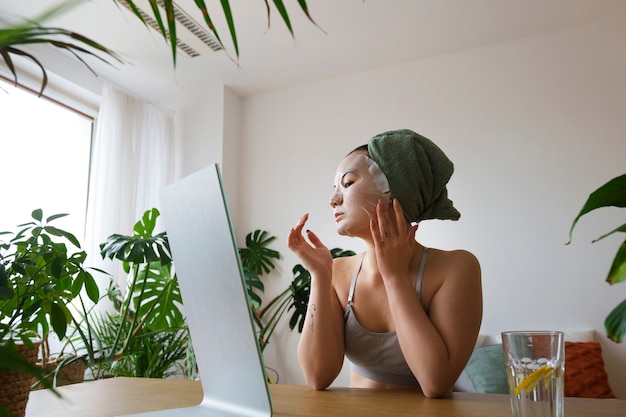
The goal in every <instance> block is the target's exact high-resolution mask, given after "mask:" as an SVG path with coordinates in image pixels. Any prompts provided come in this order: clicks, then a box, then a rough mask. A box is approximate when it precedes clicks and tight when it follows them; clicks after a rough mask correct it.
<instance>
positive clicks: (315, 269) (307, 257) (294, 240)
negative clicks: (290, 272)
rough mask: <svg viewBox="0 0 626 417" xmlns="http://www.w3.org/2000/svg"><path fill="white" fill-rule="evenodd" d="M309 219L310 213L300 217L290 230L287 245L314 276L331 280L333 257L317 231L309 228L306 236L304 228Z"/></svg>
mask: <svg viewBox="0 0 626 417" xmlns="http://www.w3.org/2000/svg"><path fill="white" fill-rule="evenodd" d="M308 219H309V214H308V213H307V214H305V215H304V216H302V217H300V219H299V220H298V223H296V225H295V227H294V228H293V229H291V231H290V232H289V237H288V238H287V247H288V248H289V249H291V251H292V252H293V253H295V254H296V255H297V256H298V258H300V261H302V263H303V265H304V267H305V268H306V269H308V270H309V272H310V273H311V276H312V277H328V279H329V280H330V278H331V276H332V268H333V257H332V255H331V254H330V251H329V250H328V248H327V247H326V246H324V244H323V243H322V241H321V240H320V239H319V238H318V237H317V235H316V234H315V233H313V232H311V231H310V230H308V229H307V230H306V231H305V232H304V233H305V234H306V238H305V237H304V235H303V233H302V229H303V228H304V225H305V224H306V221H307V220H308ZM307 238H308V241H307ZM309 242H310V243H309Z"/></svg>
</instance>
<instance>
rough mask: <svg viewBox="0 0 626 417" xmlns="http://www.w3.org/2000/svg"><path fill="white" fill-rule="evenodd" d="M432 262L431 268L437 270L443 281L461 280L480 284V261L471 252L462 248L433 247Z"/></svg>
mask: <svg viewBox="0 0 626 417" xmlns="http://www.w3.org/2000/svg"><path fill="white" fill-rule="evenodd" d="M432 262H433V267H434V268H433V269H435V270H437V272H438V273H439V275H440V276H441V277H442V278H444V280H443V281H445V282H454V281H458V280H462V281H465V282H466V283H470V282H474V283H476V284H479V285H480V280H481V269H480V262H479V261H478V258H477V257H476V256H475V255H474V254H473V253H472V252H469V251H467V250H464V249H455V250H442V249H434V250H433V256H432ZM443 281H442V282H441V284H443ZM468 281H469V282H468Z"/></svg>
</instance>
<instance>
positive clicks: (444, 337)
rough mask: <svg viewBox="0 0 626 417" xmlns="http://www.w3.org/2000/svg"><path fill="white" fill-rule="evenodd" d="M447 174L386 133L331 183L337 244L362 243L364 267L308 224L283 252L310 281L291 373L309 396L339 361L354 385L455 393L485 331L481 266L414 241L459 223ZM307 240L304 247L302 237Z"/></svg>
mask: <svg viewBox="0 0 626 417" xmlns="http://www.w3.org/2000/svg"><path fill="white" fill-rule="evenodd" d="M452 171H453V165H452V162H451V161H450V160H449V159H448V158H447V157H446V156H445V154H444V153H443V152H442V151H441V150H440V149H439V148H438V147H437V146H436V145H435V144H434V143H433V142H431V141H430V140H428V139H427V138H424V137H423V136H420V135H418V134H417V133H415V132H412V131H410V130H398V131H392V132H385V133H382V134H380V135H377V136H375V137H373V138H372V139H371V140H370V141H369V142H368V144H367V145H366V146H365V145H364V146H362V147H359V148H357V149H355V150H354V151H352V152H351V153H350V154H348V155H347V156H346V157H345V159H344V160H343V161H342V162H341V163H340V164H339V167H338V169H337V174H336V177H335V184H334V186H335V192H334V194H333V195H332V197H331V200H330V205H331V207H332V208H333V212H334V217H335V221H336V224H337V232H338V233H339V234H340V235H346V236H353V237H357V238H360V239H363V240H364V241H365V243H366V245H367V250H366V251H365V252H364V253H363V254H360V255H356V256H352V257H343V258H336V259H334V260H333V259H332V256H331V254H330V252H329V250H328V249H327V248H326V247H325V246H324V245H323V244H322V242H321V241H320V239H319V238H318V237H317V236H316V235H315V234H314V233H313V232H311V231H310V230H306V231H304V232H303V229H304V226H305V224H306V221H307V219H308V214H305V215H304V216H302V218H300V220H299V221H298V223H297V224H296V226H295V227H294V228H293V229H292V230H291V231H290V233H289V239H288V246H289V248H290V249H291V250H292V251H293V252H294V253H295V254H296V255H297V256H298V257H299V258H300V260H301V261H302V263H303V265H304V266H305V267H306V268H307V269H308V270H309V272H310V273H311V277H312V279H311V294H310V298H309V305H308V310H307V316H306V319H305V323H304V330H303V332H302V336H301V338H300V342H299V345H298V361H299V363H300V366H301V368H302V370H303V372H304V376H305V379H306V381H307V383H308V384H309V385H310V386H311V387H312V388H314V389H324V388H326V387H328V385H330V384H331V383H332V382H333V380H334V379H335V378H336V377H337V375H338V374H339V372H340V371H341V368H342V365H343V360H344V356H347V357H348V359H349V360H350V362H351V363H352V369H351V375H350V385H351V386H353V387H368V388H382V389H415V390H421V391H422V392H423V393H424V395H426V396H427V397H440V396H442V395H444V394H446V393H447V392H449V391H450V390H451V387H452V385H453V384H454V382H455V381H456V379H457V378H458V376H459V375H460V373H461V372H462V370H463V368H464V367H465V365H466V363H467V361H468V359H469V357H470V355H471V353H472V349H473V347H474V344H475V341H476V337H477V335H478V331H479V329H480V323H481V319H482V291H481V282H480V279H481V278H480V276H481V273H480V265H479V263H478V261H477V259H476V258H475V257H474V255H472V254H471V253H469V252H467V251H463V250H454V251H444V250H439V249H433V248H426V247H424V246H423V245H421V244H420V243H418V242H417V241H416V240H415V234H416V231H417V228H418V224H419V222H420V221H422V220H427V219H451V220H457V219H458V218H459V216H460V214H459V213H458V211H457V210H456V209H455V208H454V206H453V205H452V201H450V200H449V199H448V196H447V189H446V184H447V182H448V180H449V179H450V176H451V175H452ZM305 235H306V237H305Z"/></svg>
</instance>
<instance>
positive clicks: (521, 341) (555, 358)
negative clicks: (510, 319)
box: [502, 331, 565, 417]
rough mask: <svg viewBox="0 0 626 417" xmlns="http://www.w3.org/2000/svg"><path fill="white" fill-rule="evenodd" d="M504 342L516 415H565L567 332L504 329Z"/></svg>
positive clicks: (531, 416) (541, 416) (559, 416)
mask: <svg viewBox="0 0 626 417" xmlns="http://www.w3.org/2000/svg"><path fill="white" fill-rule="evenodd" d="M502 346H503V349H504V361H505V364H506V368H507V377H508V382H509V393H510V398H511V409H512V411H513V417H563V372H564V370H565V344H564V341H563V332H560V331H507V332H502Z"/></svg>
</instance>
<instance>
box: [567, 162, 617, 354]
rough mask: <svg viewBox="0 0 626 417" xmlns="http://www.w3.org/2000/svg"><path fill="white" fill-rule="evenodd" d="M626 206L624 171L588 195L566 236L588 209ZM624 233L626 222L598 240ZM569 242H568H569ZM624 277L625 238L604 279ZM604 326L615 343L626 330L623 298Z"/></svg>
mask: <svg viewBox="0 0 626 417" xmlns="http://www.w3.org/2000/svg"><path fill="white" fill-rule="evenodd" d="M611 206H612V207H626V174H624V175H620V176H618V177H615V178H613V179H612V180H610V181H609V182H607V183H606V184H604V185H602V186H601V187H599V188H598V189H597V190H595V191H594V192H592V193H591V194H590V195H589V198H588V199H587V201H586V202H585V204H584V205H583V208H582V209H581V210H580V212H579V213H578V215H577V216H576V218H575V219H574V221H573V222H572V226H571V228H570V232H569V237H570V241H571V240H572V234H573V232H574V227H575V226H576V224H577V223H578V220H579V219H580V218H581V217H582V216H584V215H586V214H587V213H589V212H591V211H593V210H596V209H599V208H602V207H611ZM617 232H621V233H626V223H625V224H623V225H621V226H618V227H616V228H615V229H613V230H611V231H610V232H608V233H606V234H604V235H602V236H600V237H598V238H597V239H595V240H594V241H593V242H597V241H599V240H601V239H604V238H605V237H607V236H609V235H612V234H613V233H617ZM568 243H569V242H568ZM625 280H626V240H625V241H624V242H623V243H622V244H621V245H620V247H619V248H618V249H617V253H616V254H615V258H614V259H613V263H612V264H611V267H610V268H609V273H608V275H607V278H606V281H607V282H608V283H609V284H611V285H613V284H617V283H620V282H623V281H625ZM604 328H605V330H606V334H607V336H608V337H609V339H611V340H613V341H614V342H616V343H621V342H622V341H623V340H624V334H625V333H626V299H624V301H622V302H621V303H620V304H618V305H617V306H616V307H615V308H614V309H613V310H612V311H611V312H610V313H609V314H608V316H607V317H606V319H605V321H604Z"/></svg>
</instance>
